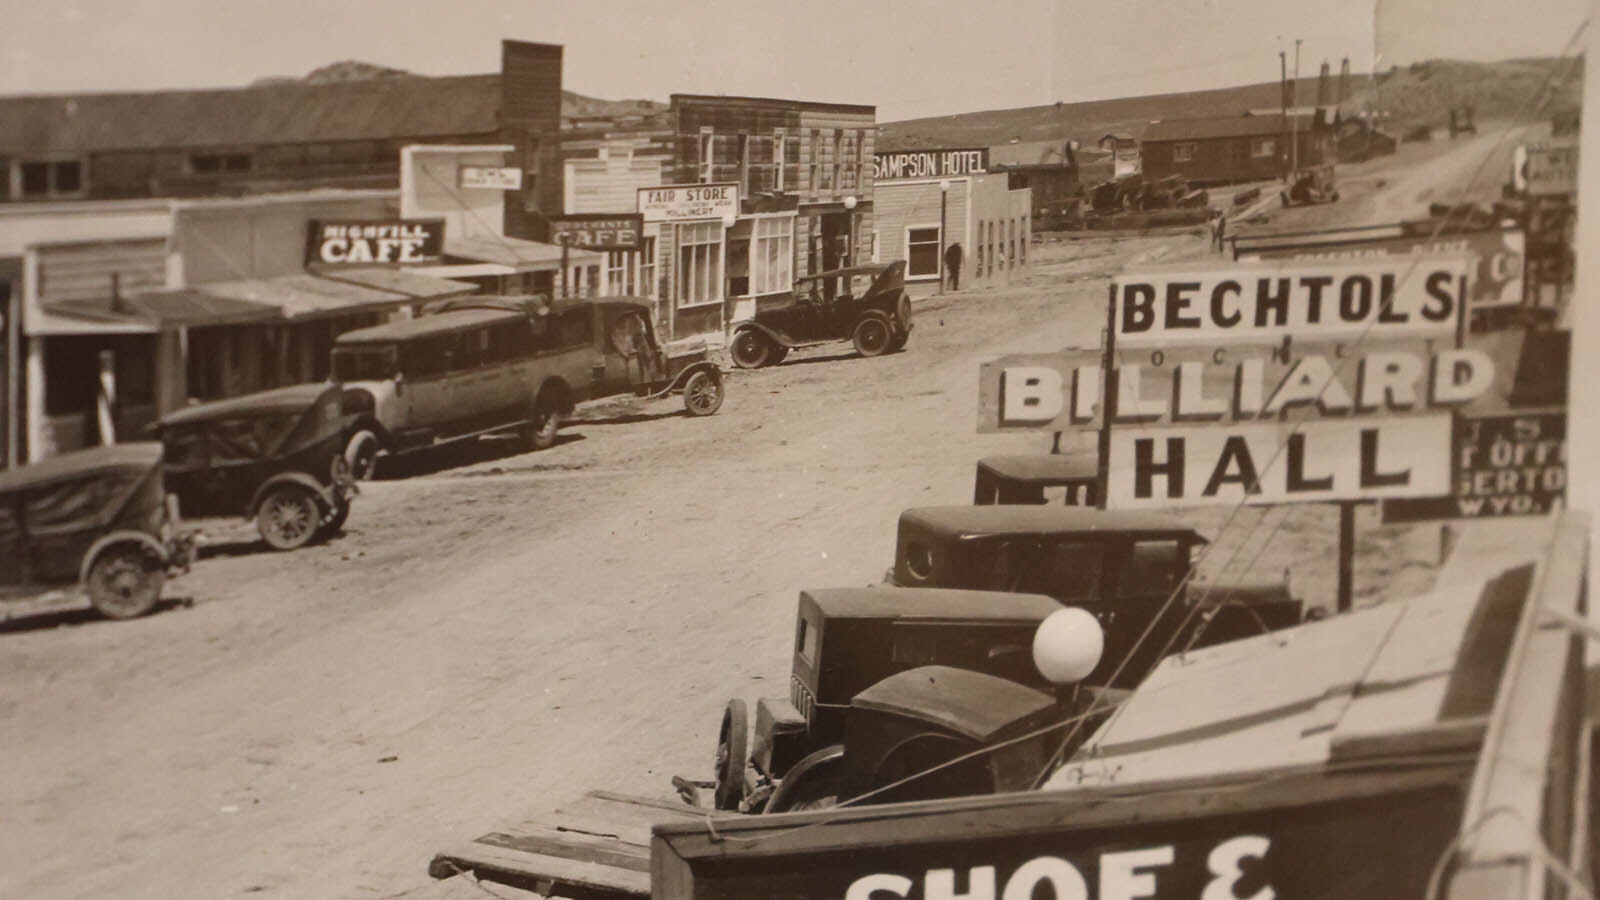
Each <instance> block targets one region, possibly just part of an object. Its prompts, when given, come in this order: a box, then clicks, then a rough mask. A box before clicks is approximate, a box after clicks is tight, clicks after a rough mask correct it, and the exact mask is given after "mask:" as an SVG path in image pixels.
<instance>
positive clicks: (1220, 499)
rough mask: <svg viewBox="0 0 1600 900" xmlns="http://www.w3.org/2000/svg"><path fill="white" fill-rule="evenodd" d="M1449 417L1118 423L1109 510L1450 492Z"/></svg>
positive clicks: (1113, 438) (1112, 450) (1112, 454)
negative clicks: (1224, 423) (1185, 425)
mask: <svg viewBox="0 0 1600 900" xmlns="http://www.w3.org/2000/svg"><path fill="white" fill-rule="evenodd" d="M1450 432H1451V417H1450V416H1449V415H1431V416H1414V417H1407V418H1392V419H1356V420H1346V421H1338V420H1321V421H1313V422H1300V423H1288V422H1282V423H1270V424H1251V425H1246V424H1235V425H1228V426H1217V425H1205V426H1200V427H1195V428H1160V429H1157V428H1141V429H1113V430H1112V432H1111V447H1110V457H1109V463H1110V473H1109V484H1108V485H1107V489H1106V498H1107V504H1106V505H1107V507H1108V508H1111V509H1164V508H1172V507H1186V506H1221V505H1227V506H1232V505H1235V504H1239V503H1244V504H1249V505H1257V504H1273V503H1303V502H1308V501H1328V500H1361V499H1373V498H1386V497H1431V496H1437V495H1439V494H1443V493H1447V492H1448V491H1449V489H1450V469H1449V466H1448V465H1444V464H1443V462H1444V461H1445V459H1444V455H1445V454H1448V452H1449V447H1450Z"/></svg>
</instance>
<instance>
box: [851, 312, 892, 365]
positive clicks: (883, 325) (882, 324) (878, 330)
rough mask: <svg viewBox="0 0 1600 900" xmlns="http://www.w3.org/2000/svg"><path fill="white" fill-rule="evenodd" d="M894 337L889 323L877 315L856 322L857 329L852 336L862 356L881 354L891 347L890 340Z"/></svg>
mask: <svg viewBox="0 0 1600 900" xmlns="http://www.w3.org/2000/svg"><path fill="white" fill-rule="evenodd" d="M893 337H894V334H893V332H891V331H890V330H889V323H888V322H887V321H885V320H884V319H880V318H878V317H877V316H869V317H867V318H865V319H862V320H861V321H859V322H857V323H856V329H855V332H854V333H853V334H851V336H850V338H851V340H852V341H854V342H855V345H856V352H857V353H859V354H861V355H862V356H881V355H882V354H883V353H885V352H887V351H888V349H889V342H890V340H891V339H892V338H893Z"/></svg>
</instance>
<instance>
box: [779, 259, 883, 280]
mask: <svg viewBox="0 0 1600 900" xmlns="http://www.w3.org/2000/svg"><path fill="white" fill-rule="evenodd" d="M893 265H894V263H892V262H886V263H866V264H863V265H859V266H849V267H847V268H843V269H829V270H828V271H826V272H816V273H813V274H811V275H797V276H795V279H794V280H795V283H796V284H804V283H806V282H809V281H821V280H823V279H825V278H838V277H839V276H841V275H878V274H880V273H883V272H887V271H888V270H889V267H890V266H893Z"/></svg>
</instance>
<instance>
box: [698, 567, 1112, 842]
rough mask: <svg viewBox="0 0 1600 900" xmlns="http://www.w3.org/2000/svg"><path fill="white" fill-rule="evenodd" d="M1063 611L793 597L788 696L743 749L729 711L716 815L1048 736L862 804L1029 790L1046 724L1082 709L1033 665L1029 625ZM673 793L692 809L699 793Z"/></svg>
mask: <svg viewBox="0 0 1600 900" xmlns="http://www.w3.org/2000/svg"><path fill="white" fill-rule="evenodd" d="M1060 611H1061V607H1060V605H1059V604H1057V603H1056V602H1055V601H1054V600H1052V599H1051V598H1049V597H1045V596H1042V595H1038V594H1015V593H1002V592H992V591H964V590H910V589H905V588H895V587H885V586H878V587H870V588H841V589H831V590H811V591H803V592H801V594H800V602H799V609H798V612H797V615H796V617H795V627H796V630H795V642H794V655H793V663H792V669H791V674H790V677H789V696H788V697H787V698H777V697H769V698H763V699H761V700H759V701H758V702H757V704H756V718H755V736H754V741H753V743H752V742H751V741H750V738H749V729H750V723H749V718H748V711H747V705H746V703H745V702H744V701H743V700H740V699H735V700H732V701H730V702H729V703H728V705H727V708H726V709H725V710H724V713H723V719H722V727H721V730H720V733H719V736H718V742H717V753H716V760H715V779H714V781H712V782H707V783H705V786H706V787H709V788H712V790H713V802H714V805H715V806H716V807H717V808H718V809H726V810H735V809H737V810H742V811H744V812H785V811H790V810H797V809H804V808H809V807H811V806H814V805H826V804H830V803H832V802H834V800H836V799H842V798H845V797H857V796H860V795H862V794H865V793H867V792H870V791H879V790H882V789H884V788H888V787H890V786H892V785H894V784H895V782H897V781H899V780H900V779H901V778H903V777H904V776H906V775H909V774H911V773H913V772H920V771H922V770H924V769H926V768H929V767H931V766H934V765H937V764H939V763H943V762H948V761H950V760H953V759H955V758H956V757H959V756H963V755H965V754H967V753H969V752H971V751H973V750H977V749H980V748H983V747H993V746H996V745H998V744H1006V743H1007V742H1009V741H1012V739H1014V738H1019V737H1021V736H1024V735H1030V733H1031V732H1034V731H1037V730H1039V729H1041V728H1045V731H1044V733H1042V734H1039V735H1036V736H1033V737H1030V738H1028V739H1023V740H1019V741H1016V742H1015V743H1010V744H1008V745H1007V746H1004V747H1002V748H1000V749H999V750H997V751H996V752H993V753H987V754H982V755H980V756H976V757H974V758H972V759H970V760H967V761H964V762H962V763H960V764H956V765H952V766H949V767H947V768H944V769H941V770H940V771H939V772H938V773H937V774H936V775H935V776H933V777H930V778H926V779H918V780H917V781H916V783H915V784H914V785H907V786H905V787H903V788H895V789H893V790H887V791H883V793H880V794H878V795H876V796H874V797H872V798H871V799H872V800H873V802H884V801H888V800H895V799H909V798H911V797H917V798H927V797H934V796H956V795H961V794H974V793H992V792H995V791H1004V790H1019V789H1022V788H1024V787H1027V785H1028V781H1029V780H1030V779H1032V778H1033V777H1035V776H1037V775H1038V774H1039V772H1040V770H1041V768H1042V766H1043V764H1044V763H1045V761H1046V759H1047V758H1048V757H1049V755H1050V754H1051V753H1052V752H1053V751H1055V750H1056V748H1057V746H1058V745H1059V744H1060V741H1061V734H1060V731H1059V729H1056V730H1050V729H1048V728H1046V726H1048V725H1050V724H1051V723H1052V722H1060V721H1062V720H1064V719H1067V718H1070V717H1071V715H1072V714H1073V713H1074V711H1076V710H1078V709H1080V708H1081V707H1082V705H1083V704H1084V703H1085V702H1087V700H1089V699H1091V698H1092V695H1090V694H1085V693H1081V692H1079V691H1077V690H1069V689H1060V688H1059V687H1058V685H1055V684H1052V682H1051V681H1049V680H1048V679H1046V678H1045V676H1044V675H1042V674H1041V673H1040V671H1039V668H1038V667H1037V666H1036V665H1035V663H1034V657H1033V655H1032V652H1031V651H1032V648H1033V644H1034V639H1035V636H1036V634H1037V632H1038V630H1039V626H1040V624H1041V623H1042V622H1044V621H1045V619H1046V618H1048V617H1049V616H1050V615H1051V614H1053V613H1057V612H1060ZM1084 733H1087V730H1085V732H1084ZM747 748H749V752H747ZM676 783H677V784H678V786H679V790H680V791H681V792H684V793H685V796H686V797H688V796H689V795H690V794H693V795H694V797H693V799H698V791H697V788H698V787H699V785H698V784H695V783H689V782H686V781H685V780H684V779H676Z"/></svg>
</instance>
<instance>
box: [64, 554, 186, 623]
mask: <svg viewBox="0 0 1600 900" xmlns="http://www.w3.org/2000/svg"><path fill="white" fill-rule="evenodd" d="M166 579H167V575H166V573H165V572H163V571H162V567H161V563H160V561H159V560H157V559H156V558H155V557H154V556H152V555H151V554H150V551H149V550H148V549H147V548H145V547H141V546H139V545H138V544H115V545H113V546H111V547H108V548H106V549H105V551H103V552H102V553H101V554H100V556H99V557H98V558H97V559H95V561H94V565H92V566H90V567H89V574H88V577H87V578H86V579H85V580H84V586H85V587H86V588H87V590H88V593H89V602H90V603H92V604H94V608H95V609H96V610H98V611H99V612H100V614H101V615H103V616H105V617H106V618H108V619H133V618H137V617H139V616H142V615H144V614H145V613H148V612H149V611H150V610H152V609H154V608H155V605H156V604H157V603H158V602H160V600H161V585H162V583H163V582H165V581H166Z"/></svg>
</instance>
